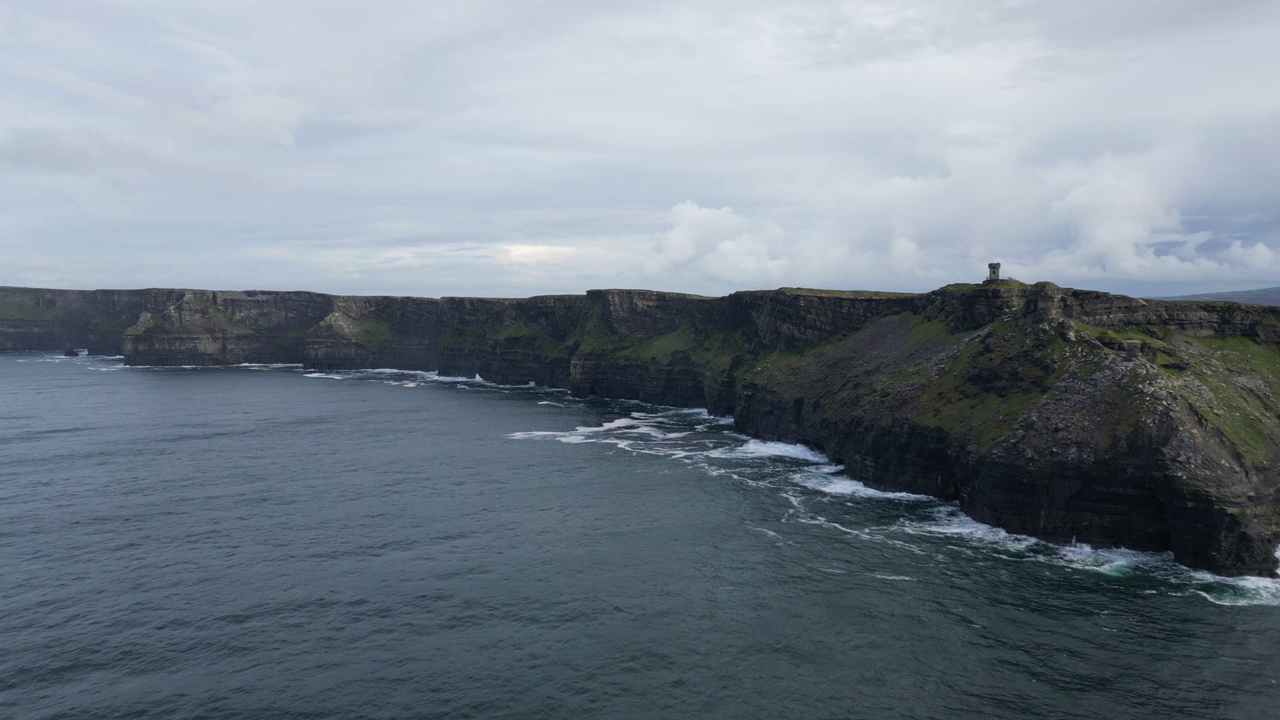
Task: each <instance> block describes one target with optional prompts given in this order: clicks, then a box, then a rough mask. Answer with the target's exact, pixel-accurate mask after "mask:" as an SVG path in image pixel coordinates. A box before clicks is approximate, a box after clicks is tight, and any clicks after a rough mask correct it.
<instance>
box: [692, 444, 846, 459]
mask: <svg viewBox="0 0 1280 720" xmlns="http://www.w3.org/2000/svg"><path fill="white" fill-rule="evenodd" d="M710 455H711V456H712V457H720V458H744V459H746V458H767V457H786V458H792V459H794V460H803V461H805V462H811V463H822V464H824V465H826V464H830V463H831V460H829V459H828V458H827V456H826V455H823V454H822V453H820V452H818V451H817V450H814V449H813V448H808V447H805V446H804V445H798V444H795V443H784V442H775V441H771V440H748V441H747V442H746V443H744V444H742V445H738V446H736V447H730V448H723V449H720V450H714V451H712V452H711V453H710Z"/></svg>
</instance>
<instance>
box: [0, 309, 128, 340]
mask: <svg viewBox="0 0 1280 720" xmlns="http://www.w3.org/2000/svg"><path fill="white" fill-rule="evenodd" d="M4 320H17V321H21V322H63V323H80V324H84V325H87V326H88V327H89V329H90V330H93V331H95V332H100V333H123V332H124V331H125V329H126V328H128V327H129V325H131V324H132V323H130V322H129V321H128V320H125V319H124V318H120V317H114V316H112V315H111V314H109V313H107V312H104V311H102V310H99V309H94V310H89V309H86V308H80V307H42V306H40V305H29V304H26V303H15V302H6V303H0V321H4Z"/></svg>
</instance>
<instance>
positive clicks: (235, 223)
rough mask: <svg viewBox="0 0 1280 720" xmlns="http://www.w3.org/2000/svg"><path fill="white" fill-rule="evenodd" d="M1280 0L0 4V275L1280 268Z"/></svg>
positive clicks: (636, 280)
mask: <svg viewBox="0 0 1280 720" xmlns="http://www.w3.org/2000/svg"><path fill="white" fill-rule="evenodd" d="M1278 43H1280V2H1276V0H1052V1H1048V0H885V1H880V0H867V1H862V0H844V1H836V0H790V1H789V2H785V3H783V2H777V0H770V1H768V2H765V1H759V2H757V1H756V0H679V2H674V1H673V2H667V1H666V0H643V1H641V0H596V1H594V2H587V1H572V2H571V1H567V0H566V1H561V2H539V1H538V0H465V1H464V0H458V1H451V0H404V1H400V0H364V1H362V2H352V1H344V2H336V1H333V2H331V1H326V0H203V1H198V0H86V1H84V2H72V1H69V0H17V1H14V0H0V284H9V285H35V286H47V287H71V288H94V287H144V286H184V287H206V288H245V289H247V288H263V289H310V290H320V291H327V292H341V293H360V294H403V295H426V296H440V295H501V296H523V295H530V294H541V293H558V292H581V291H583V290H586V289H588V288H597V287H648V288H656V289H666V290H679V291H686V292H699V293H705V294H721V293H725V292H729V291H733V290H738V289H746V288H772V287H779V286H784V285H801V286H810V287H829V288H867V289H887V290H929V289H932V288H934V287H937V286H940V285H943V284H946V283H949V282H957V281H976V280H980V279H981V278H982V277H983V276H984V275H985V268H986V263H987V262H988V261H991V260H1000V261H1002V262H1003V263H1004V268H1005V274H1006V275H1011V276H1014V277H1017V278H1019V279H1022V280H1027V281H1035V280H1052V281H1054V282H1057V283H1059V284H1062V285H1071V286H1075V287H1091V288H1099V289H1105V290H1112V291H1120V292H1127V293H1131V294H1173V293H1181V292H1199V291H1210V290H1222V289H1236V288H1246V287H1262V286H1268V285H1280V51H1278V50H1277V47H1278V46H1280V45H1278Z"/></svg>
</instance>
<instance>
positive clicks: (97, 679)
mask: <svg viewBox="0 0 1280 720" xmlns="http://www.w3.org/2000/svg"><path fill="white" fill-rule="evenodd" d="M834 471H835V468H832V467H830V466H828V465H827V464H826V461H825V460H824V459H823V458H822V457H820V456H817V455H814V454H813V453H810V452H808V451H806V450H804V449H803V448H798V447H795V446H788V445H780V444H771V443H762V442H758V441H751V440H748V439H747V438H743V437H741V436H737V435H734V434H733V433H732V432H731V426H730V425H727V424H725V423H724V422H723V421H721V420H718V419H715V418H709V417H707V416H706V415H705V414H702V413H698V412H689V411H670V410H669V409H664V408H655V407H649V406H643V405H638V404H630V403H614V402H603V401H591V400H588V401H581V400H573V399H570V398H568V397H566V396H565V395H563V394H559V393H555V392H550V391H544V390H538V389H535V388H499V387H494V386H490V385H486V384H484V383H479V382H472V381H457V380H448V379H441V378H434V377H431V376H427V375H422V374H406V373H399V374H397V373H386V372H366V373H352V374H347V375H338V376H316V375H309V374H305V373H303V372H302V371H300V370H297V369H291V368H275V369H271V368H234V369H224V370H183V369H146V368H125V367H123V366H122V365H121V363H120V361H119V360H112V359H102V358H79V359H62V358H56V357H52V356H45V355H36V354H25V355H13V354H9V355H0V717H4V718H575V719H576V718H734V719H741V718H890V717H893V718H899V717H901V718H1089V719H1091V720H1094V719H1096V718H1167V717H1177V718H1274V717H1276V716H1277V710H1276V708H1278V707H1280V686H1278V685H1277V681H1278V680H1280V584H1278V583H1277V582H1275V581H1270V580H1260V579H1247V580H1223V579H1220V578H1215V577H1213V576H1211V575H1207V574H1203V573H1193V572H1190V571H1188V570H1185V569H1183V568H1180V567H1179V566H1176V565H1174V564H1172V563H1170V562H1169V561H1168V560H1167V559H1165V558H1162V557H1158V556H1151V555H1140V554H1136V553H1126V552H1095V551H1092V550H1090V549H1088V548H1083V547H1076V548H1066V549H1061V548H1053V547H1049V546H1046V545H1043V544H1040V543H1036V542H1033V541H1031V540H1028V539H1025V538H1019V537H1013V536H1009V535H1005V534H1004V533H1001V532H999V531H997V530H994V529H992V528H989V527H986V526H982V525H979V524H977V523H974V522H972V521H969V520H967V519H965V518H964V517H963V516H962V515H960V514H958V513H957V512H956V510H955V509H954V508H953V507H951V506H948V505H945V504H941V503H937V502H935V501H932V500H928V499H923V498H918V497H912V496H899V495H892V494H883V493H875V492H873V491H869V490H867V489H865V488H863V487H862V486H861V485H859V484H858V483H856V482H854V481H852V480H850V479H848V478H846V477H844V476H842V475H840V474H838V473H836V472H834Z"/></svg>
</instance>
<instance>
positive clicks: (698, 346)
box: [619, 323, 743, 370]
mask: <svg viewBox="0 0 1280 720" xmlns="http://www.w3.org/2000/svg"><path fill="white" fill-rule="evenodd" d="M619 353H620V354H622V355H626V356H630V357H634V358H637V359H644V360H656V361H658V362H662V363H667V362H671V359H672V358H673V357H674V356H675V355H676V354H677V353H685V354H687V355H688V356H689V357H690V358H691V359H693V360H694V361H696V362H698V363H701V364H703V365H706V366H707V367H709V368H712V369H715V370H727V369H729V368H730V367H731V366H732V365H733V361H734V360H735V359H736V358H738V357H739V356H741V355H742V354H743V347H742V341H741V340H739V339H738V336H737V335H734V334H733V333H731V332H728V331H723V330H722V331H719V332H716V333H713V334H711V335H700V334H699V333H698V332H697V331H696V330H694V328H693V326H691V325H690V324H689V323H684V324H682V325H681V326H680V327H679V328H678V329H676V330H673V331H672V332H669V333H665V334H662V335H654V336H651V337H648V338H645V339H643V340H640V341H639V342H637V343H635V344H633V345H630V346H626V347H622V348H620V349H619Z"/></svg>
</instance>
